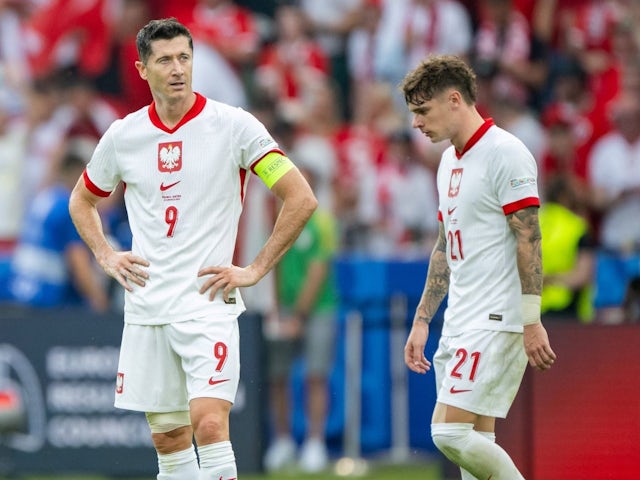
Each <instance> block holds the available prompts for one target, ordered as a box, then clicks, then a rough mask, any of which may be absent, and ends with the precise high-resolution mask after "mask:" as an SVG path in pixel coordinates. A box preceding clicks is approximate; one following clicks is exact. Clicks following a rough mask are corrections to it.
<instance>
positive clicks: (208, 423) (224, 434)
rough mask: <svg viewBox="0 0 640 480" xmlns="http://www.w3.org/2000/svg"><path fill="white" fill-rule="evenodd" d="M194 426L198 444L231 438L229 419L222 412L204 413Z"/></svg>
mask: <svg viewBox="0 0 640 480" xmlns="http://www.w3.org/2000/svg"><path fill="white" fill-rule="evenodd" d="M193 427H194V432H195V436H196V440H197V441H198V444H201V443H205V444H206V443H216V442H222V441H225V440H227V439H228V438H229V419H228V417H227V416H226V415H225V414H224V413H222V412H215V413H214V412H212V413H208V414H207V415H204V416H203V417H201V418H199V419H198V420H197V421H196V422H195V423H194V425H193Z"/></svg>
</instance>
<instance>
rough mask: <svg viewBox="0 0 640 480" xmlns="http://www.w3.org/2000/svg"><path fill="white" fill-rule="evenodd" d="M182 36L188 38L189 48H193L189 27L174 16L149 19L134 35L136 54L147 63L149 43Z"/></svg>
mask: <svg viewBox="0 0 640 480" xmlns="http://www.w3.org/2000/svg"><path fill="white" fill-rule="evenodd" d="M180 36H184V37H187V38H188V39H189V48H191V50H193V38H192V37H191V32H189V29H188V28H187V27H185V26H184V25H183V24H181V23H180V22H179V21H178V20H176V19H175V18H173V17H171V18H162V19H159V20H151V21H150V22H149V23H147V24H146V25H145V26H144V27H142V28H141V29H140V31H139V32H138V35H137V37H136V47H137V48H138V56H139V57H140V61H141V62H142V63H147V60H149V57H150V56H151V43H152V42H153V41H155V40H171V39H173V38H175V37H180Z"/></svg>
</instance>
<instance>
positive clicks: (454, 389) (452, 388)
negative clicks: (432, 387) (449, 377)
mask: <svg viewBox="0 0 640 480" xmlns="http://www.w3.org/2000/svg"><path fill="white" fill-rule="evenodd" d="M470 391H471V390H468V389H467V390H464V389H462V390H458V389H457V388H456V387H451V388H450V389H449V393H452V394H454V395H455V394H456V393H464V392H470Z"/></svg>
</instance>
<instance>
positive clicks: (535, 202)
mask: <svg viewBox="0 0 640 480" xmlns="http://www.w3.org/2000/svg"><path fill="white" fill-rule="evenodd" d="M539 206H540V199H539V198H538V197H527V198H523V199H522V200H518V201H517V202H513V203H507V204H506V205H503V206H502V211H503V212H504V214H505V215H509V214H511V213H513V212H517V211H518V210H522V209H523V208H527V207H539Z"/></svg>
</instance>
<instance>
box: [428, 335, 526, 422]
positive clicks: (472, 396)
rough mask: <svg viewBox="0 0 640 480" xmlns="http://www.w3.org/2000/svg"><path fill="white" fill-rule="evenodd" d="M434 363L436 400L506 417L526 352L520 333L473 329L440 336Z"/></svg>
mask: <svg viewBox="0 0 640 480" xmlns="http://www.w3.org/2000/svg"><path fill="white" fill-rule="evenodd" d="M433 364H434V370H435V374H436V392H437V394H438V402H440V403H443V404H446V405H451V406H454V407H458V408H461V409H463V410H467V411H469V412H473V413H477V414H478V415H486V416H490V417H499V418H505V417H506V416H507V413H508V412H509V408H511V404H512V403H513V399H514V398H515V396H516V394H517V393H518V389H519V388H520V383H521V382H522V377H523V375H524V371H525V368H526V366H527V356H526V355H525V353H524V345H523V341H522V334H521V333H513V332H496V331H491V330H472V331H469V332H466V333H463V334H461V335H457V336H455V337H446V336H442V337H441V338H440V343H439V345H438V349H437V351H436V353H435V355H434V357H433Z"/></svg>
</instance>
